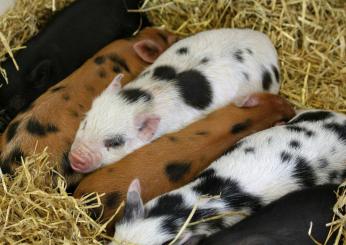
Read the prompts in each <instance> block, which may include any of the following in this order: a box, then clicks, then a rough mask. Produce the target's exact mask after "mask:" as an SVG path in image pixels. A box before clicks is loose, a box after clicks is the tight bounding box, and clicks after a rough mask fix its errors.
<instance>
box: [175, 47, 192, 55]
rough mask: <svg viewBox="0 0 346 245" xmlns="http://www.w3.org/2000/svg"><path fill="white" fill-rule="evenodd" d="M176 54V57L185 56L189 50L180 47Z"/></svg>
mask: <svg viewBox="0 0 346 245" xmlns="http://www.w3.org/2000/svg"><path fill="white" fill-rule="evenodd" d="M176 53H177V54H178V55H185V54H188V53H189V49H188V48H187V47H181V48H179V49H177V51H176Z"/></svg>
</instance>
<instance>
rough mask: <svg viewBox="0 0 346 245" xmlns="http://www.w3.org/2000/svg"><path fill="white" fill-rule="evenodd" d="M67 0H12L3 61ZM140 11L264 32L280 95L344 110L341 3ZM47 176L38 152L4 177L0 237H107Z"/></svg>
mask: <svg viewBox="0 0 346 245" xmlns="http://www.w3.org/2000/svg"><path fill="white" fill-rule="evenodd" d="M72 1H73V0H57V1H55V0H17V3H16V5H15V7H14V8H13V9H12V10H11V11H9V12H8V13H7V14H5V15H4V16H2V17H0V39H1V42H0V61H3V60H4V59H6V58H8V55H6V54H7V53H8V52H9V51H12V52H15V51H16V50H18V49H21V48H23V47H22V45H23V43H24V42H25V41H27V40H28V39H29V38H30V37H32V36H33V35H35V34H36V33H37V32H38V30H39V29H40V28H41V27H42V25H44V23H45V22H46V20H47V18H48V17H49V16H51V15H52V14H53V13H54V12H53V9H60V8H62V7H64V6H66V5H68V4H69V3H71V2H72ZM140 11H144V12H146V13H147V15H148V17H149V19H150V20H151V22H152V23H153V24H154V25H157V26H164V27H165V28H166V29H167V30H170V31H173V32H175V33H178V34H180V35H183V36H188V35H190V34H192V33H196V32H199V31H202V30H207V29H212V28H217V27H247V28H252V29H256V30H259V31H262V32H264V33H266V34H267V35H269V37H270V38H271V40H272V41H273V43H274V44H275V46H276V48H277V50H278V53H279V57H280V65H281V81H282V86H281V90H280V93H281V95H283V96H285V97H286V98H288V99H289V100H290V101H291V102H292V103H293V104H294V105H295V106H296V107H299V108H309V107H312V108H324V109H330V110H335V111H339V112H343V113H346V40H345V39H346V3H345V1H344V0H272V1H267V0H237V1H232V0H190V1H185V0H146V1H145V2H144V4H143V7H142V9H141V10H140ZM0 86H1V85H0ZM37 166H40V167H39V168H38V167H37ZM51 174H52V172H51V164H49V157H48V155H47V153H46V152H43V153H42V154H36V155H34V156H31V157H29V158H27V159H26V160H25V164H24V165H23V167H21V168H20V169H18V171H17V173H16V176H15V177H14V178H8V177H6V176H2V180H0V241H7V242H8V243H13V242H15V241H17V242H18V241H19V240H20V239H22V240H20V241H21V242H27V243H32V242H35V243H38V244H97V243H98V242H99V241H100V240H101V239H104V234H103V230H104V226H101V225H99V224H97V223H96V222H94V221H92V220H91V219H90V218H88V216H87V214H86V213H87V211H88V210H87V209H88V207H86V206H85V202H87V201H86V200H83V201H77V200H75V199H73V198H72V197H69V196H68V195H67V193H66V192H65V190H64V182H63V180H62V179H61V180H60V182H59V184H58V187H53V186H52V185H47V184H46V183H47V182H46V178H50V176H51ZM344 185H346V182H345V184H344ZM93 198H94V200H92V202H93V203H96V204H94V205H99V203H98V202H99V199H98V197H96V199H95V197H93ZM89 201H90V200H89ZM345 208H346V191H345V188H342V189H340V191H339V192H338V202H337V203H336V205H335V207H334V213H335V217H334V220H333V221H332V222H331V223H330V224H329V225H330V226H331V231H335V232H337V233H338V240H337V241H336V242H335V244H338V242H340V243H341V241H343V242H344V243H345V240H344V239H345V238H344V237H345V235H346V231H345V230H344V226H345V223H346V222H345V220H346V216H345ZM5 239H6V240H5ZM320 242H321V241H320ZM322 244H323V243H322Z"/></svg>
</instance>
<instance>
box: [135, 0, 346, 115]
mask: <svg viewBox="0 0 346 245" xmlns="http://www.w3.org/2000/svg"><path fill="white" fill-rule="evenodd" d="M141 11H143V12H146V13H147V15H148V17H149V20H150V21H151V22H152V23H154V24H155V25H157V26H164V27H165V28H166V29H167V30H169V31H172V32H175V33H178V34H180V35H183V36H188V35H190V34H192V33H196V32H200V31H203V30H207V29H213V28H219V27H239V28H245V27H246V28H251V29H255V30H258V31H261V32H264V33H266V34H268V35H269V37H270V38H271V40H272V41H273V43H274V44H275V47H276V48H277V49H278V53H279V59H280V65H281V80H282V86H281V91H280V92H281V94H282V95H283V96H285V97H286V98H288V99H289V100H290V101H291V102H292V103H293V104H294V105H295V106H297V107H299V108H310V107H312V108H323V109H331V110H335V111H339V112H344V113H346V54H345V53H346V40H345V37H346V3H345V1H343V0H275V1H267V0H238V1H231V0H228V1H226V0H190V1H184V0H146V1H145V2H144V4H143V6H142V9H141Z"/></svg>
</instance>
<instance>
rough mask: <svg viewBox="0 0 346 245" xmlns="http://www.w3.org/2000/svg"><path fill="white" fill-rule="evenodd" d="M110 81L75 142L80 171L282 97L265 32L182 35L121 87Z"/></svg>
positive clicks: (76, 164) (75, 166)
mask: <svg viewBox="0 0 346 245" xmlns="http://www.w3.org/2000/svg"><path fill="white" fill-rule="evenodd" d="M118 88H119V86H116V85H114V84H111V85H110V86H109V87H108V88H107V89H106V90H105V91H104V92H103V93H102V94H101V96H99V97H98V98H96V99H95V100H94V102H93V105H92V108H91V110H90V111H89V112H88V113H87V116H86V118H85V119H84V120H83V122H82V123H81V125H80V127H79V129H78V132H77V134H76V138H75V140H74V142H73V144H72V148H71V153H70V155H69V159H70V161H71V166H72V168H73V169H74V170H75V171H78V172H82V173H86V172H91V171H93V170H95V169H97V168H99V167H101V166H102V165H106V164H110V163H113V162H115V161H117V160H120V159H121V158H122V157H124V156H125V155H127V154H129V153H130V152H132V151H134V150H135V149H138V148H139V147H141V146H143V145H145V144H148V143H149V142H151V141H153V140H154V139H156V138H158V137H159V136H161V135H163V134H165V133H170V132H173V131H176V130H179V129H181V128H183V127H185V126H187V125H188V124H190V123H192V122H194V121H196V120H198V119H200V118H201V117H202V116H203V115H205V114H207V113H209V112H211V111H213V110H216V109H218V108H221V107H222V106H225V105H226V104H228V103H230V102H239V101H240V100H242V99H243V97H245V96H247V95H249V94H251V93H255V92H260V91H268V92H271V93H277V92H278V90H279V70H278V62H277V54H276V50H275V48H274V47H273V45H272V43H271V41H270V40H269V38H268V37H267V36H266V35H264V34H263V33H260V32H257V31H253V30H248V29H219V30H211V31H205V32H201V33H198V34H196V35H193V36H191V37H188V38H185V39H183V40H181V41H179V42H177V43H176V44H175V45H173V46H172V47H171V48H169V49H168V50H167V51H166V52H164V53H163V54H162V55H161V56H160V57H159V58H158V59H157V61H156V62H155V63H154V64H153V65H152V66H150V67H149V68H148V69H146V70H145V71H144V72H143V73H141V75H140V76H139V77H138V78H137V79H136V80H135V81H133V82H131V84H128V85H127V86H125V87H124V88H123V89H121V90H120V89H118Z"/></svg>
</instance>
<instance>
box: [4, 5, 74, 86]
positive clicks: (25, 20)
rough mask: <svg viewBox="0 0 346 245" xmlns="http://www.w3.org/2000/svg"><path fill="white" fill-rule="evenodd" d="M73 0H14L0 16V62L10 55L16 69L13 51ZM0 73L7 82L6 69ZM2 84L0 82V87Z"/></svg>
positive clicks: (19, 47) (21, 46)
mask: <svg viewBox="0 0 346 245" xmlns="http://www.w3.org/2000/svg"><path fill="white" fill-rule="evenodd" d="M73 1H74V0H59V1H55V0H16V3H15V5H14V6H13V8H11V9H9V10H8V11H7V12H6V13H5V14H4V15H2V16H0V62H2V61H4V60H6V58H7V54H8V55H10V57H11V58H12V61H13V63H14V65H15V66H16V68H17V69H20V67H18V65H17V64H16V62H15V60H14V58H13V53H15V52H16V51H17V50H20V49H23V48H25V47H24V46H23V44H24V43H25V42H26V41H28V40H29V39H30V38H31V37H33V36H35V35H36V34H37V33H38V31H39V29H41V28H42V26H43V25H44V24H45V23H46V21H47V20H48V19H49V17H51V16H52V15H53V14H54V11H56V10H60V9H62V8H63V7H65V6H67V5H68V4H70V3H71V2H73ZM0 73H1V74H2V75H3V77H4V78H5V80H6V82H7V77H6V71H5V70H4V69H2V68H1V67H0ZM2 85H3V84H0V87H1V86H2Z"/></svg>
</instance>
